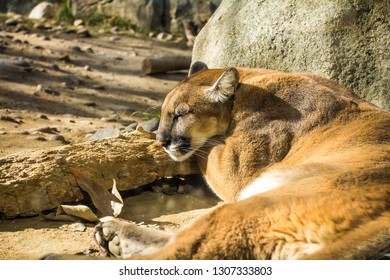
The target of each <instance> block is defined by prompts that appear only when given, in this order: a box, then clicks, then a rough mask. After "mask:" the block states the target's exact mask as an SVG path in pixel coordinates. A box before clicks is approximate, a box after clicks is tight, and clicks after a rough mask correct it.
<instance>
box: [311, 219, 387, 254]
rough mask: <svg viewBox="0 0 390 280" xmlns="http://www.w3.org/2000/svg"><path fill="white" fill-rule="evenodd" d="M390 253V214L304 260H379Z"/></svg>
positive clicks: (347, 234) (365, 225) (360, 227)
mask: <svg viewBox="0 0 390 280" xmlns="http://www.w3.org/2000/svg"><path fill="white" fill-rule="evenodd" d="M386 253H390V213H389V212H386V213H385V214H382V215H381V216H380V217H378V218H376V219H375V220H373V221H370V222H368V223H366V224H363V225H361V226H359V227H357V228H356V229H353V230H351V231H350V232H348V233H346V234H345V235H344V236H343V237H341V238H339V239H338V240H337V241H336V242H334V243H331V244H328V245H326V246H325V247H324V248H323V249H322V250H319V251H318V252H316V253H313V254H311V255H307V256H305V257H304V259H314V260H327V259H345V260H354V259H355V260H356V259H379V258H381V257H383V256H384V255H385V254H386Z"/></svg>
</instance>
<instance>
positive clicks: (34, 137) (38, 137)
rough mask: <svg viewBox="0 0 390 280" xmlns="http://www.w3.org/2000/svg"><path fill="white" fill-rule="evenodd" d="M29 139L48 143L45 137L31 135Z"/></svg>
mask: <svg viewBox="0 0 390 280" xmlns="http://www.w3.org/2000/svg"><path fill="white" fill-rule="evenodd" d="M27 139H30V140H36V141H47V140H46V138H45V137H43V136H42V135H31V136H29V137H27Z"/></svg>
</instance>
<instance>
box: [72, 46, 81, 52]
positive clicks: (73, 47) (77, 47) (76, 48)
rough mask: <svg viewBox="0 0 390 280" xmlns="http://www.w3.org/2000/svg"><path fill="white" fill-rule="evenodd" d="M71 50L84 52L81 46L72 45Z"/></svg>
mask: <svg viewBox="0 0 390 280" xmlns="http://www.w3.org/2000/svg"><path fill="white" fill-rule="evenodd" d="M70 50H71V51H72V52H77V53H82V52H83V50H82V49H81V48H80V47H79V46H72V47H70Z"/></svg>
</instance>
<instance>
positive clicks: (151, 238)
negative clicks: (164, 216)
mask: <svg viewBox="0 0 390 280" xmlns="http://www.w3.org/2000/svg"><path fill="white" fill-rule="evenodd" d="M170 237H171V235H170V234H169V233H167V232H165V231H161V230H157V229H153V228H147V227H140V226H138V225H136V224H134V223H129V222H127V221H124V220H121V219H117V218H113V217H104V218H102V219H101V223H99V224H98V225H97V226H96V227H95V233H94V239H95V242H96V244H97V245H98V246H99V249H100V251H101V253H102V254H103V255H104V256H114V257H117V258H119V257H120V258H129V257H131V256H134V255H144V254H150V253H153V252H155V251H157V250H159V249H160V248H162V247H163V246H164V245H165V244H166V243H167V242H168V240H169V238H170Z"/></svg>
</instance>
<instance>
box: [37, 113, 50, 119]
mask: <svg viewBox="0 0 390 280" xmlns="http://www.w3.org/2000/svg"><path fill="white" fill-rule="evenodd" d="M38 118H40V119H43V120H48V119H49V118H48V117H47V116H46V115H45V114H39V115H38Z"/></svg>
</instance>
